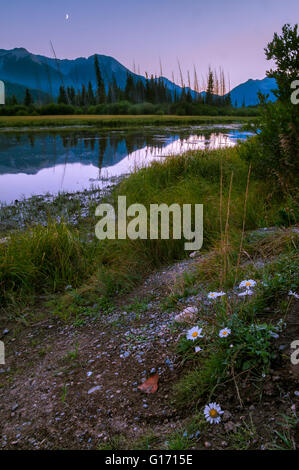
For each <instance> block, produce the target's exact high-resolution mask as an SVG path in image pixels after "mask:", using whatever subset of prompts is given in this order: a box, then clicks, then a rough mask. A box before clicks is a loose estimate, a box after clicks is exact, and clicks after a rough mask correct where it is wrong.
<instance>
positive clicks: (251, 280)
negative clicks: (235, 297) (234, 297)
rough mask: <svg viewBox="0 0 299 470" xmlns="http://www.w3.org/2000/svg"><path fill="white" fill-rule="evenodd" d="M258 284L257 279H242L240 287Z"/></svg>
mask: <svg viewBox="0 0 299 470" xmlns="http://www.w3.org/2000/svg"><path fill="white" fill-rule="evenodd" d="M255 285H256V281H254V280H253V279H248V281H242V282H240V285H239V289H243V288H244V287H245V289H249V288H250V287H254V286H255Z"/></svg>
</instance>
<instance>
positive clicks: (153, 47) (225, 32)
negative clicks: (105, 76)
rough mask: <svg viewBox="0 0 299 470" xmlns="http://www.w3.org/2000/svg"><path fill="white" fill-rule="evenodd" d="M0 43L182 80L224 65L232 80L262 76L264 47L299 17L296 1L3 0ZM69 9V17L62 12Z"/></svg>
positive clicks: (233, 83) (233, 82) (0, 2)
mask: <svg viewBox="0 0 299 470" xmlns="http://www.w3.org/2000/svg"><path fill="white" fill-rule="evenodd" d="M0 7H1V10H0V49H13V48H14V47H25V48H26V49H27V50H29V51H30V52H32V53H35V54H41V55H46V56H50V57H52V52H51V48H50V41H52V43H53V45H54V48H55V52H56V55H57V57H58V58H60V59H63V58H68V59H73V58H76V57H88V56H90V55H92V54H94V53H98V54H105V55H109V56H112V57H114V58H115V59H117V60H118V61H119V62H121V63H122V64H123V65H125V66H126V67H128V68H129V69H130V70H133V64H134V63H135V71H136V73H138V72H140V73H141V74H142V75H144V74H145V72H147V73H148V74H154V75H155V74H157V75H160V61H161V64H162V72H163V75H164V76H166V77H168V78H169V79H171V78H172V73H174V77H175V81H176V82H177V83H180V80H179V68H178V61H179V62H180V65H181V68H182V71H183V73H184V80H185V82H186V83H187V71H188V70H189V71H190V74H191V80H192V81H193V79H192V76H193V70H194V66H195V67H196V71H197V74H198V77H199V80H200V81H201V77H206V74H207V71H208V68H209V66H211V67H212V68H213V69H217V70H218V69H219V67H222V68H223V69H224V71H225V74H226V76H227V77H228V76H229V77H230V82H231V87H234V86H236V85H238V84H239V83H243V82H245V81H246V80H248V79H249V78H253V79H261V78H264V77H265V72H266V70H267V69H268V68H269V67H270V66H271V64H270V63H269V62H267V60H266V59H265V55H264V47H265V46H266V44H267V43H268V42H269V41H271V39H272V38H273V33H274V32H280V31H281V28H282V26H283V24H285V23H291V24H294V23H298V21H299V1H298V0H283V1H282V0H51V1H48V0H26V1H25V0H9V1H7V0H5V1H4V0H0ZM67 15H69V16H68V19H67V18H66V17H67Z"/></svg>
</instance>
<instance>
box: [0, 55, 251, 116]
mask: <svg viewBox="0 0 299 470" xmlns="http://www.w3.org/2000/svg"><path fill="white" fill-rule="evenodd" d="M94 70H95V78H96V87H95V89H94V88H93V86H92V83H91V81H89V82H88V84H87V85H86V84H82V85H81V87H80V88H77V89H75V88H74V86H67V87H65V86H64V85H63V84H62V85H61V86H60V88H59V95H58V97H57V100H54V99H53V98H51V97H49V99H48V102H47V103H44V104H41V103H37V102H34V100H33V97H32V96H31V94H30V91H29V89H26V94H25V98H24V101H23V103H18V101H17V99H16V97H15V96H12V97H11V98H10V99H9V101H8V103H7V106H5V107H2V108H1V109H0V113H1V114H2V115H3V114H4V115H5V114H6V115H11V114H16V115H25V114H31V115H34V114H40V115H45V114H178V115H201V114H206V115H227V114H231V113H233V114H235V113H236V111H237V110H236V109H233V106H232V103H231V97H230V93H229V92H228V93H226V92H225V91H226V87H225V79H224V74H223V73H220V78H219V79H218V77H217V75H216V74H215V73H213V72H212V70H211V69H210V70H209V73H208V77H207V87H206V90H205V92H204V93H199V92H198V90H197V87H196V86H195V91H192V92H191V87H190V84H189V86H188V87H186V86H185V85H184V84H183V82H182V86H181V90H182V91H181V92H180V93H178V92H177V91H176V89H175V87H174V90H173V91H171V90H170V89H169V88H168V87H167V85H166V83H165V81H164V80H163V79H162V78H161V77H159V78H158V77H154V76H151V77H150V78H144V79H141V78H136V76H135V75H132V74H130V73H128V74H127V80H126V86H125V88H124V89H121V88H120V87H119V86H118V85H117V81H116V79H115V77H113V79H112V82H111V83H109V85H108V88H106V87H105V84H104V80H103V76H102V73H101V70H100V67H99V63H98V58H97V56H96V55H95V56H94ZM252 111H253V112H255V111H254V110H252V109H251V110H247V111H245V109H243V113H242V114H244V112H245V113H248V114H252ZM238 114H240V112H239V113H238Z"/></svg>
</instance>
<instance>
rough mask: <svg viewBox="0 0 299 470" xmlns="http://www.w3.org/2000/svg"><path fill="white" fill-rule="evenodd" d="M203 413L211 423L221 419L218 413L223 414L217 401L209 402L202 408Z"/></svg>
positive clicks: (216, 422) (218, 421)
mask: <svg viewBox="0 0 299 470" xmlns="http://www.w3.org/2000/svg"><path fill="white" fill-rule="evenodd" d="M203 412H204V415H205V418H206V420H207V421H208V422H209V423H211V424H213V423H215V424H218V423H220V421H221V417H220V415H222V414H223V411H221V408H220V405H218V404H217V403H209V404H208V405H206V406H205V408H204V410H203Z"/></svg>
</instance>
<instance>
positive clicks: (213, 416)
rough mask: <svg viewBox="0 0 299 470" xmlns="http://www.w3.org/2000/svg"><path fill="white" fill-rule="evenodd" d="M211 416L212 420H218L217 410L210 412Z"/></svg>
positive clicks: (213, 409)
mask: <svg viewBox="0 0 299 470" xmlns="http://www.w3.org/2000/svg"><path fill="white" fill-rule="evenodd" d="M210 416H211V418H216V417H217V416H218V411H217V410H215V408H212V409H211V410H210Z"/></svg>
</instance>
